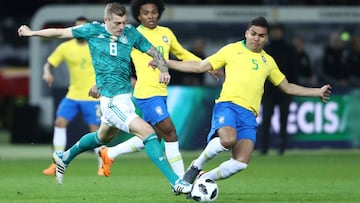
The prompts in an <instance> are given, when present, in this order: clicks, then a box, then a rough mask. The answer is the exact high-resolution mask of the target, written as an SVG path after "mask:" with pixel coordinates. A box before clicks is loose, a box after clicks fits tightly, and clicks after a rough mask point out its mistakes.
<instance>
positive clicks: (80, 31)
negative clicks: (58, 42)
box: [71, 22, 99, 39]
mask: <svg viewBox="0 0 360 203" xmlns="http://www.w3.org/2000/svg"><path fill="white" fill-rule="evenodd" d="M93 24H99V23H98V22H92V23H85V24H82V25H77V26H74V27H72V29H71V31H72V34H73V37H74V38H77V39H79V38H80V39H88V38H89V36H91V31H92V29H91V27H92V25H93Z"/></svg>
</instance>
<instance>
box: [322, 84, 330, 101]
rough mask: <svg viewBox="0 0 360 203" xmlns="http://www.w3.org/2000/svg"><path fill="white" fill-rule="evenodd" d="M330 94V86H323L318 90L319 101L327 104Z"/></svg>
mask: <svg viewBox="0 0 360 203" xmlns="http://www.w3.org/2000/svg"><path fill="white" fill-rule="evenodd" d="M330 94H331V86H330V85H324V86H322V87H321V88H320V99H321V101H323V102H327V101H329V99H330Z"/></svg>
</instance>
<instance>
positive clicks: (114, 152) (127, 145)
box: [107, 136, 144, 160]
mask: <svg viewBox="0 0 360 203" xmlns="http://www.w3.org/2000/svg"><path fill="white" fill-rule="evenodd" d="M143 148H144V143H143V141H142V140H141V139H140V138H139V137H137V136H134V137H132V138H130V139H128V140H126V141H125V142H123V143H120V144H118V145H115V146H113V147H109V149H108V154H107V155H108V156H109V158H110V159H112V160H114V159H115V158H116V157H117V156H119V155H121V154H126V153H131V152H138V151H140V150H142V149H143Z"/></svg>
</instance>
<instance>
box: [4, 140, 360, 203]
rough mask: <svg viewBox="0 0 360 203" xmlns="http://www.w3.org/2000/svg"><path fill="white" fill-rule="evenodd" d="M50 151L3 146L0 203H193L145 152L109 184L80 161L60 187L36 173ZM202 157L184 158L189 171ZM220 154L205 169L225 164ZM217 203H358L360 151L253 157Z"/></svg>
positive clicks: (225, 184) (124, 163) (85, 157)
mask: <svg viewBox="0 0 360 203" xmlns="http://www.w3.org/2000/svg"><path fill="white" fill-rule="evenodd" d="M50 153H51V151H50V146H39V145H0V183H1V184H0V202H1V203H2V202H4V203H5V202H6V203H7V202H21V203H23V202H28V203H30V202H36V203H38V202H40V203H42V202H44V203H45V202H46V203H49V202H106V203H111V202H126V203H128V202H156V203H157V202H159V203H160V202H194V201H193V200H187V199H186V198H185V196H184V195H180V196H175V195H173V194H172V193H171V190H170V185H169V184H168V182H167V181H166V179H165V177H163V176H162V175H161V174H160V172H159V171H158V170H157V169H156V168H155V167H154V166H153V165H152V164H151V162H150V161H149V160H148V159H147V157H146V154H145V153H144V152H140V153H136V154H129V155H125V156H122V157H119V158H118V159H117V160H116V162H115V163H114V165H113V167H112V174H111V176H110V177H98V176H97V175H96V171H97V161H96V158H95V156H94V154H93V153H90V152H86V153H83V154H81V155H80V156H78V157H77V158H76V159H75V160H74V161H73V162H72V164H71V166H70V167H69V168H68V170H67V171H66V174H65V177H64V183H63V185H61V186H59V185H57V184H56V182H55V178H54V177H47V176H43V175H42V174H41V171H42V169H44V168H45V167H47V166H48V165H49V163H50V158H49V156H50ZM198 154H199V151H185V152H183V157H184V160H185V164H186V166H187V165H188V164H189V163H190V162H191V160H192V159H194V158H195V157H196V156H197V155H198ZM228 157H229V153H223V154H222V155H220V156H219V157H217V158H216V159H214V160H212V161H210V162H209V163H208V164H207V165H206V168H205V170H208V169H209V168H211V167H214V166H215V165H216V164H219V163H220V162H221V161H223V160H226V159H228ZM217 183H218V185H219V189H220V194H219V197H218V199H217V202H245V203H255V202H256V203H257V202H261V203H262V202H265V203H272V202H274V203H275V202H276V203H278V202H284V203H287V202H297V203H300V202H309V203H310V202H311V203H315V202H326V203H331V202H334V203H335V202H336V203H343V202H346V203H350V202H354V203H355V202H359V201H360V151H359V150H312V151H305V150H291V151H288V152H287V153H286V154H285V155H284V156H277V155H276V154H275V152H271V153H270V154H269V155H268V156H261V155H259V154H258V153H256V152H255V153H254V155H253V158H252V160H251V163H250V165H249V167H248V168H247V169H246V170H245V171H243V172H241V173H239V174H237V175H235V176H233V177H232V178H230V179H227V180H222V181H218V182H217Z"/></svg>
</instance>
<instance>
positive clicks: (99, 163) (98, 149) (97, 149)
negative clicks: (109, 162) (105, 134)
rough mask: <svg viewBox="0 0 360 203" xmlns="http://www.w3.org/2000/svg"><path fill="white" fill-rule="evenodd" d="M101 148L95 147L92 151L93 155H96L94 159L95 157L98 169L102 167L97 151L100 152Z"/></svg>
mask: <svg viewBox="0 0 360 203" xmlns="http://www.w3.org/2000/svg"><path fill="white" fill-rule="evenodd" d="M101 147H102V146H100V147H96V148H95V149H94V153H95V155H96V157H97V160H98V167H99V168H100V167H102V160H101V157H100V156H99V151H100V149H101Z"/></svg>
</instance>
